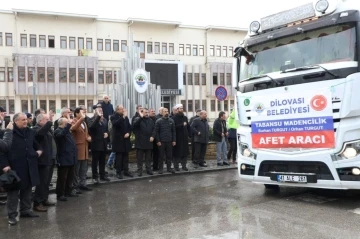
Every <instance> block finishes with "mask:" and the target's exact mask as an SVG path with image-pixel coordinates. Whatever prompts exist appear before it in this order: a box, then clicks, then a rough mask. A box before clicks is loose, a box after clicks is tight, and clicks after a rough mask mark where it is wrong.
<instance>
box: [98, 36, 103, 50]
mask: <svg viewBox="0 0 360 239" xmlns="http://www.w3.org/2000/svg"><path fill="white" fill-rule="evenodd" d="M97 50H98V51H102V50H103V39H97Z"/></svg>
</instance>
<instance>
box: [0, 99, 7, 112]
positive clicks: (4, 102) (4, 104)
mask: <svg viewBox="0 0 360 239" xmlns="http://www.w3.org/2000/svg"><path fill="white" fill-rule="evenodd" d="M0 105H1V106H2V107H4V110H5V111H6V112H7V109H6V100H0Z"/></svg>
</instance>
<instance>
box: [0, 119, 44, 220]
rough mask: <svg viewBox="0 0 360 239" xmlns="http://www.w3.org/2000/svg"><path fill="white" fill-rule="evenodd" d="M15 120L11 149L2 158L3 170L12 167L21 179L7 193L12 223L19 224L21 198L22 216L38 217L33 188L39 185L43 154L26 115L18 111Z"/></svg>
mask: <svg viewBox="0 0 360 239" xmlns="http://www.w3.org/2000/svg"><path fill="white" fill-rule="evenodd" d="M13 121H14V122H15V125H14V130H13V141H12V145H11V149H10V151H9V153H8V157H1V158H0V165H1V168H3V171H4V172H7V171H8V170H10V169H12V170H14V171H16V173H17V175H18V176H19V177H20V179H21V181H20V183H19V185H18V186H17V188H16V189H14V190H11V191H8V193H7V200H8V201H7V211H8V217H9V224H10V225H16V224H17V221H16V216H17V215H18V212H17V208H18V202H19V198H20V217H38V215H36V214H35V213H34V212H32V211H31V188H32V187H34V186H37V185H39V173H38V164H37V161H38V158H39V157H40V156H41V154H42V150H41V147H40V145H39V144H38V143H37V142H36V140H35V131H33V130H31V129H29V128H28V127H27V117H26V115H25V114H24V113H17V114H15V115H14V117H13Z"/></svg>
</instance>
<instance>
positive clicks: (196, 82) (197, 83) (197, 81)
mask: <svg viewBox="0 0 360 239" xmlns="http://www.w3.org/2000/svg"><path fill="white" fill-rule="evenodd" d="M194 83H195V85H200V79H199V73H195V74H194Z"/></svg>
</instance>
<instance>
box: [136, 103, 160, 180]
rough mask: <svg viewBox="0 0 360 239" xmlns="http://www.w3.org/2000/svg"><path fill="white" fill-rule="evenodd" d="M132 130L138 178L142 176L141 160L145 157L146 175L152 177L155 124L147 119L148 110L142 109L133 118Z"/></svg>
mask: <svg viewBox="0 0 360 239" xmlns="http://www.w3.org/2000/svg"><path fill="white" fill-rule="evenodd" d="M133 129H134V132H136V133H135V148H136V158H137V166H138V176H139V177H141V176H142V171H143V158H144V155H145V166H146V173H147V174H149V175H153V172H152V170H151V151H152V149H153V143H154V139H155V123H154V121H153V120H152V119H150V117H149V110H148V109H146V108H144V109H143V110H142V111H140V113H139V117H137V118H135V120H134V125H133Z"/></svg>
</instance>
